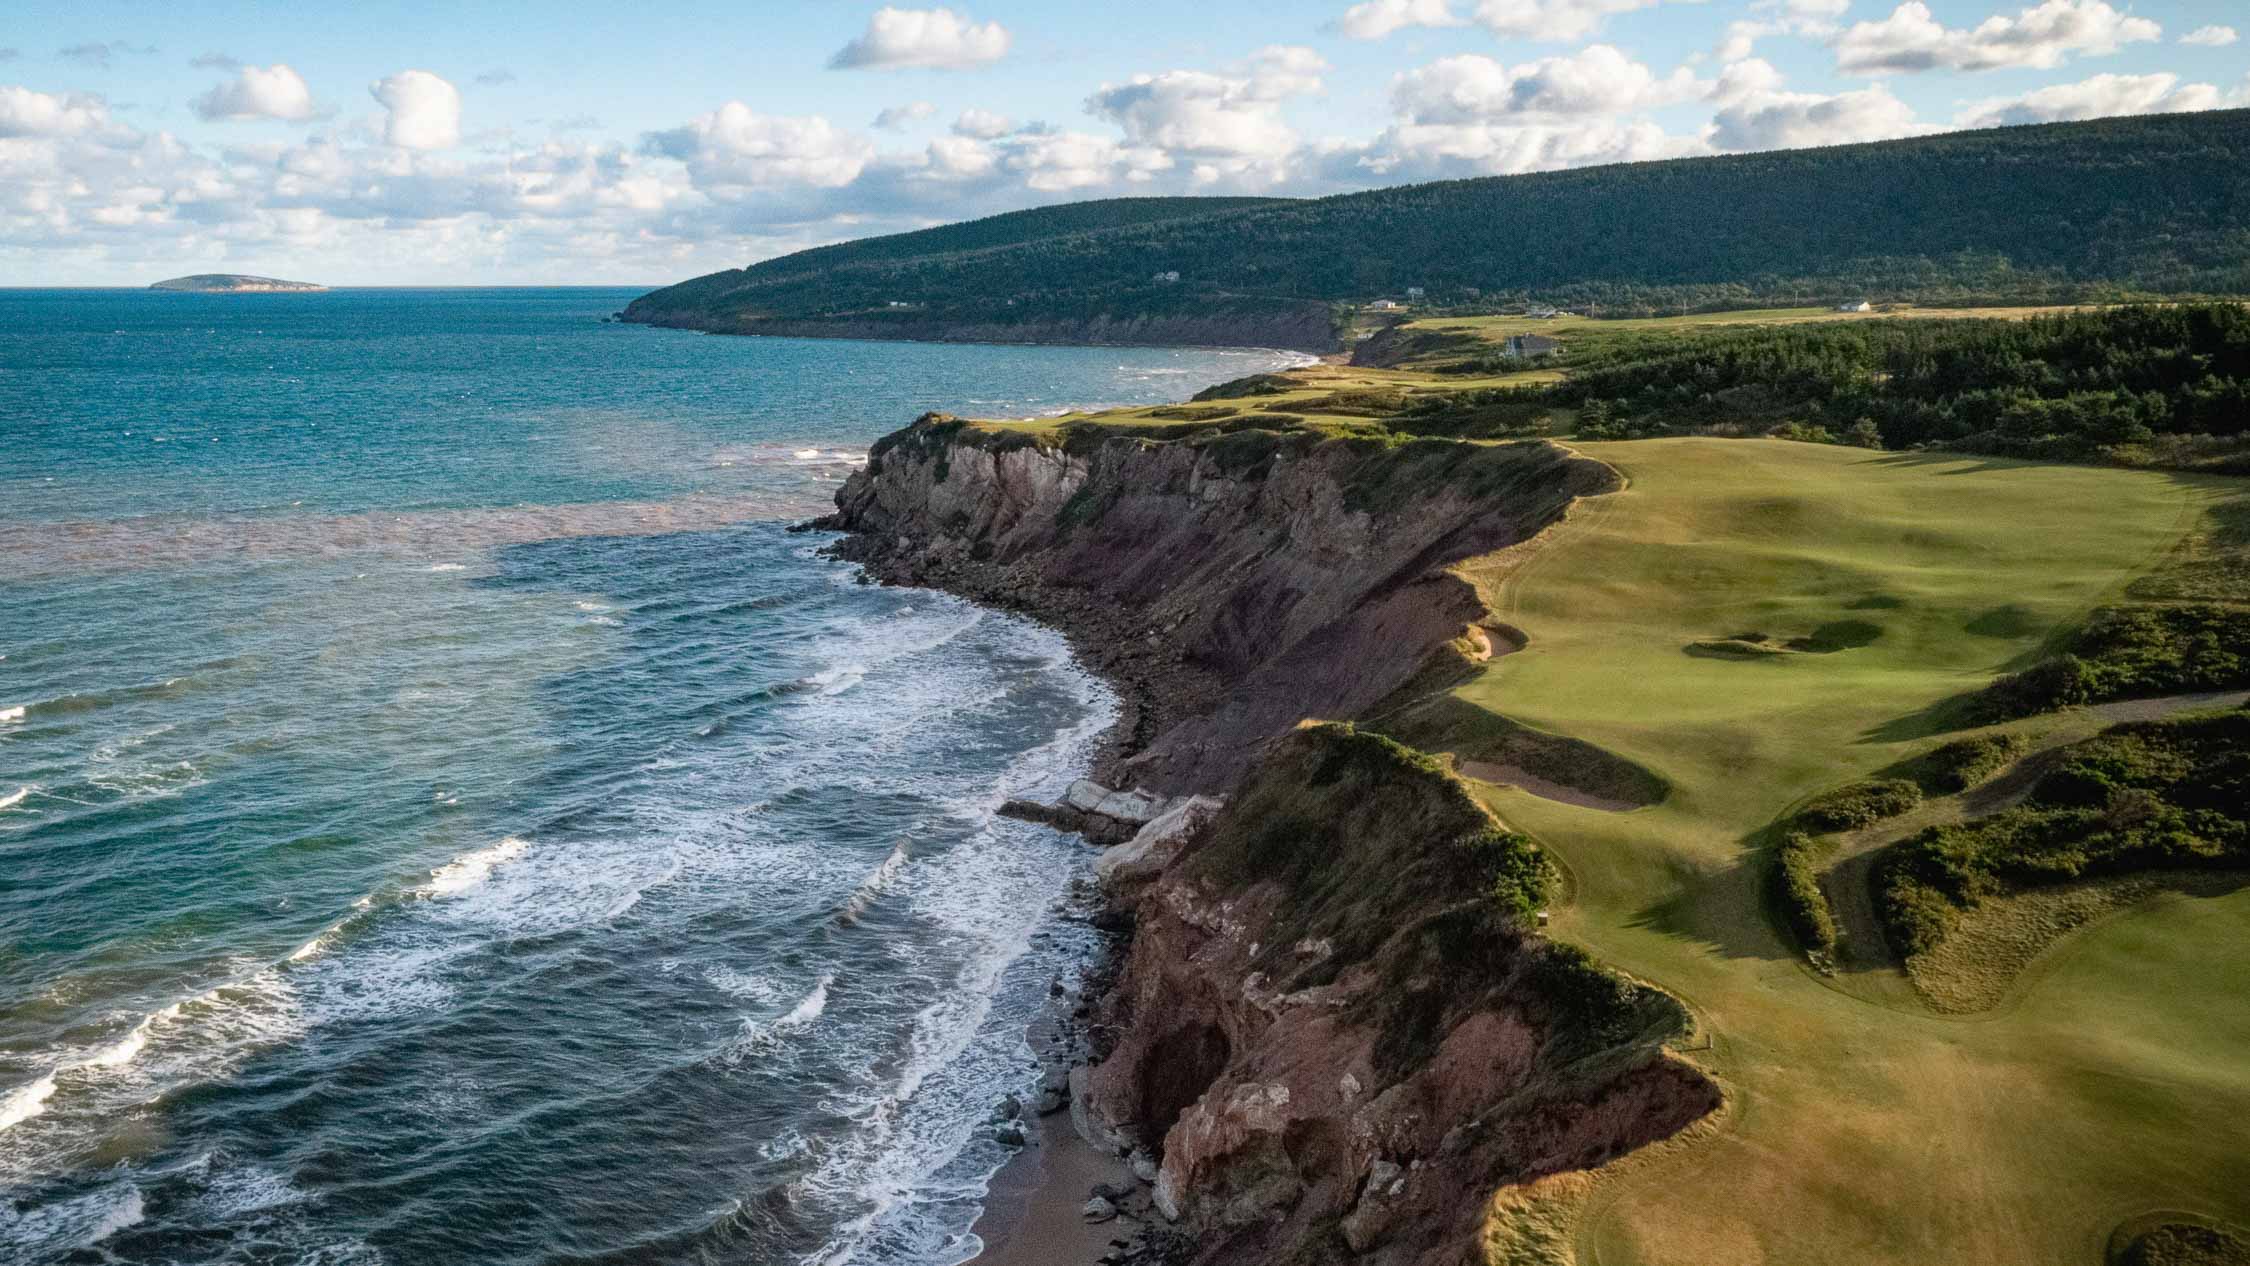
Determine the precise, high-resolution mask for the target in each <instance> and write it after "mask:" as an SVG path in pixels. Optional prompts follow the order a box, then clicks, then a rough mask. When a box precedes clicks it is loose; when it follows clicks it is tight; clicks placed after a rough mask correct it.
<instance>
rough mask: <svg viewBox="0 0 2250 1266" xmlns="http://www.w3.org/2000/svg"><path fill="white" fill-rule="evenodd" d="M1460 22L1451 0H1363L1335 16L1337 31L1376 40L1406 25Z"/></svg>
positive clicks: (1452, 24)
mask: <svg viewBox="0 0 2250 1266" xmlns="http://www.w3.org/2000/svg"><path fill="white" fill-rule="evenodd" d="M1461 25H1463V22H1462V19H1461V18H1460V17H1459V16H1458V15H1456V14H1455V13H1454V12H1453V0H1366V3H1364V4H1355V5H1353V6H1352V7H1351V8H1349V9H1346V10H1344V16H1342V17H1340V18H1338V19H1336V30H1337V33H1338V34H1341V35H1343V36H1344V37H1345V38H1346V39H1354V40H1379V39H1381V38H1383V37H1384V36H1386V35H1389V34H1391V33H1392V32H1393V31H1399V30H1404V29H1405V28H1407V27H1410V26H1427V27H1442V26H1461Z"/></svg>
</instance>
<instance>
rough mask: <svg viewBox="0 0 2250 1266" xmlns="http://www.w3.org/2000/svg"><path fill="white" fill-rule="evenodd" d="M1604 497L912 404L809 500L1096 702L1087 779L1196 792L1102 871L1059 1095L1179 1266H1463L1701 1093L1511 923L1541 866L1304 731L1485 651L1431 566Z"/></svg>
mask: <svg viewBox="0 0 2250 1266" xmlns="http://www.w3.org/2000/svg"><path fill="white" fill-rule="evenodd" d="M1261 421H1262V420H1261ZM1197 425H1201V426H1202V429H1200V430H1198V429H1196V426H1197ZM1615 487H1617V478H1616V475H1615V473H1614V472H1613V471H1611V470H1610V469H1609V468H1608V467H1606V466H1603V465H1601V464H1599V463H1596V462H1592V461H1587V460H1584V459H1581V458H1578V457H1576V456H1574V455H1572V454H1570V453H1568V452H1566V451H1564V450H1562V449H1559V448H1556V447H1554V446H1551V445H1547V444H1543V443H1536V442H1534V443H1523V444H1512V445H1480V444H1469V443H1456V442H1450V441H1426V442H1425V441H1416V442H1410V443H1403V444H1392V443H1385V442H1380V441H1374V440H1366V441H1353V440H1337V439H1331V438H1323V437H1321V436H1318V435H1314V434H1309V433H1302V432H1298V433H1288V432H1282V433H1276V432H1274V431H1271V430H1236V431H1229V430H1228V429H1227V423H1226V422H1223V421H1222V422H1218V423H1215V424H1208V425H1205V424H1202V423H1195V424H1188V425H1182V426H1178V427H1172V428H1151V429H1150V430H1148V431H1146V432H1143V433H1138V434H1136V433H1129V432H1124V431H1121V430H1120V429H1118V428H1113V427H1111V428H1086V429H1083V430H1076V431H1065V432H1063V433H1062V434H1060V435H1053V436H1044V437H1037V438H1034V437H1032V436H1027V435H1024V434H1022V433H1016V432H1006V431H991V430H984V429H979V428H975V427H971V426H968V425H966V424H963V423H961V422H959V421H956V420H954V419H950V418H945V417H941V416H934V415H933V416H930V417H925V418H923V419H922V420H920V421H918V422H917V423H916V424H915V425H914V426H913V427H911V428H908V429H907V430H904V431H901V432H898V433H896V434H893V435H891V436H889V437H886V438H885V439H884V440H883V441H881V442H880V443H879V444H877V445H876V446H875V448H874V450H873V451H872V453H871V455H870V458H869V462H868V465H867V467H866V469H865V470H864V471H862V472H861V473H860V474H858V475H856V476H854V477H853V478H852V479H851V480H850V481H849V482H848V483H847V485H846V486H845V488H844V489H843V490H842V491H841V492H840V493H839V495H838V499H837V503H838V512H837V514H836V515H835V516H833V518H831V519H830V520H828V521H827V525H828V526H831V527H837V528H842V529H845V530H848V531H849V532H851V533H852V535H851V536H850V537H848V538H847V539H846V540H845V542H843V543H842V545H841V546H840V549H839V552H841V553H842V554H844V555H845V556H847V557H850V558H854V559H856V560H858V561H861V562H862V563H864V564H865V565H866V566H867V567H868V569H869V570H870V571H871V572H872V573H873V574H874V575H876V576H877V577H879V578H881V579H884V580H889V581H897V582H902V583H918V584H928V585H934V586H937V587H940V588H944V589H948V590H950V591H953V592H956V593H961V594H964V595H966V596H970V597H973V598H977V599H979V600H981V601H985V602H989V603H995V604H999V605H1003V606H1010V607H1014V608H1017V609H1020V610H1024V611H1027V612H1029V613H1031V614H1034V615H1036V616H1038V617H1040V618H1043V619H1045V620H1048V621H1050V622H1052V623H1054V624H1056V625H1058V626H1060V627H1062V628H1063V629H1065V630H1066V631H1069V632H1070V633H1072V634H1073V635H1074V637H1075V638H1076V640H1077V642H1078V645H1079V647H1080V650H1081V652H1082V654H1083V655H1084V656H1085V657H1086V658H1087V659H1088V660H1089V661H1091V662H1092V663H1093V664H1094V665H1095V666H1096V667H1097V668H1099V669H1101V670H1102V671H1104V672H1105V673H1106V674H1107V675H1108V676H1109V677H1110V678H1111V679H1112V680H1114V681H1116V682H1117V683H1118V684H1119V685H1120V686H1121V688H1122V694H1123V697H1124V700H1125V702H1126V704H1127V708H1128V713H1127V717H1126V719H1125V723H1124V724H1123V725H1122V726H1121V727H1120V734H1119V736H1118V743H1117V746H1116V748H1115V749H1114V750H1113V751H1112V753H1111V754H1110V755H1109V757H1107V758H1106V760H1105V762H1104V764H1105V768H1104V769H1103V770H1102V771H1100V773H1101V778H1102V781H1103V782H1105V783H1108V784H1110V785H1112V786H1128V785H1138V786H1144V787H1148V788H1151V789H1154V790H1157V791H1161V792H1164V793H1167V794H1185V793H1205V794H1208V795H1211V796H1216V797H1223V801H1222V800H1221V799H1207V798H1203V796H1202V795H1199V796H1198V798H1196V799H1194V800H1191V801H1186V802H1181V803H1180V804H1179V806H1178V807H1177V808H1175V809H1174V810H1173V811H1172V812H1170V813H1167V814H1166V815H1165V816H1164V817H1162V818H1160V819H1159V820H1158V821H1156V822H1153V823H1151V824H1150V825H1149V826H1148V827H1147V828H1145V829H1144V830H1143V832H1142V833H1141V835H1140V836H1138V837H1136V838H1135V839H1134V840H1133V841H1132V842H1131V843H1128V844H1125V845H1120V846H1118V847H1117V848H1115V849H1113V850H1111V852H1109V853H1108V854H1105V856H1104V858H1103V860H1102V862H1101V863H1100V865H1099V868H1098V869H1099V870H1100V872H1101V874H1102V876H1103V882H1104V885H1105V887H1106V888H1107V889H1108V890H1109V892H1110V894H1111V898H1112V901H1113V902H1114V903H1115V904H1116V905H1117V906H1118V907H1119V908H1120V909H1122V910H1123V911H1125V912H1127V913H1129V914H1130V916H1131V920H1130V921H1131V923H1132V925H1133V926H1134V928H1135V931H1134V933H1133V936H1132V939H1131V941H1130V946H1129V949H1128V950H1127V951H1126V956H1125V961H1124V963H1123V965H1122V968H1121V970H1120V972H1119V973H1118V976H1117V978H1116V981H1115V983H1114V985H1113V986H1112V987H1111V988H1110V989H1109V990H1108V991H1107V992H1106V993H1105V994H1104V995H1103V996H1102V997H1100V998H1098V999H1095V1000H1093V1004H1094V1011H1093V1017H1092V1023H1091V1024H1090V1028H1089V1031H1091V1032H1093V1033H1096V1034H1099V1035H1102V1036H1101V1039H1100V1041H1099V1042H1098V1043H1097V1045H1096V1047H1095V1049H1094V1050H1092V1051H1091V1052H1089V1053H1088V1058H1087V1059H1086V1061H1085V1062H1084V1063H1082V1064H1081V1065H1080V1066H1079V1067H1077V1068H1076V1069H1074V1070H1073V1071H1072V1074H1071V1077H1070V1085H1071V1089H1072V1092H1073V1094H1072V1102H1071V1112H1072V1116H1073V1120H1074V1123H1075V1124H1076V1125H1077V1127H1078V1128H1079V1130H1080V1132H1081V1133H1083V1134H1085V1135H1086V1136H1087V1137H1089V1138H1090V1139H1092V1140H1094V1141H1096V1142H1097V1143H1098V1144H1101V1145H1103V1146H1106V1147H1109V1148H1111V1149H1113V1150H1116V1151H1118V1152H1119V1153H1120V1154H1132V1153H1139V1154H1140V1155H1141V1156H1142V1157H1143V1158H1145V1159H1144V1160H1143V1161H1142V1166H1143V1167H1144V1168H1145V1167H1146V1165H1147V1164H1148V1163H1149V1162H1150V1161H1153V1162H1155V1164H1156V1170H1155V1192H1154V1194H1155V1198H1156V1202H1157V1204H1158V1206H1159V1207H1160V1208H1161V1209H1162V1210H1163V1211H1164V1213H1165V1214H1166V1215H1167V1217H1168V1218H1170V1219H1171V1220H1172V1222H1173V1225H1174V1227H1175V1228H1177V1229H1180V1230H1184V1231H1186V1232H1187V1233H1188V1236H1189V1239H1188V1240H1187V1241H1186V1242H1188V1243H1190V1244H1192V1245H1194V1246H1195V1250H1194V1251H1195V1253H1196V1255H1197V1256H1198V1259H1199V1260H1202V1261H1211V1262H1217V1261H1226V1262H1266V1261H1270V1262H1282V1261H1289V1262H1320V1261H1364V1262H1381V1263H1399V1264H1405V1263H1414V1264H1417V1266H1436V1264H1438V1263H1470V1262H1476V1261H1479V1260H1480V1256H1479V1250H1478V1247H1477V1245H1478V1242H1479V1236H1478V1232H1479V1229H1480V1227H1481V1225H1482V1223H1483V1219H1484V1217H1485V1210H1486V1209H1487V1207H1488V1205H1489V1203H1490V1198H1491V1196H1492V1195H1493V1193H1494V1192H1495V1191H1497V1190H1499V1189H1500V1188H1502V1187H1504V1186H1506V1185H1508V1184H1512V1183H1518V1182H1524V1181H1529V1180H1532V1179H1536V1178H1538V1177H1541V1176H1544V1175H1547V1174H1553V1173H1557V1172H1561V1171H1566V1170H1573V1169H1583V1168H1588V1167H1592V1166H1595V1165H1599V1164H1601V1163H1603V1162H1604V1161H1606V1160H1608V1159H1610V1158H1612V1157H1614V1156H1616V1155H1619V1154H1620V1153H1622V1152H1624V1151H1627V1150H1629V1149H1631V1148H1633V1147H1636V1146H1639V1145H1641V1144H1643V1143H1646V1142H1648V1141H1650V1140H1653V1139H1660V1138H1664V1137H1667V1136H1669V1135H1671V1134H1673V1133H1675V1132H1677V1131H1678V1130H1680V1129H1682V1128H1684V1127H1685V1126H1687V1125H1688V1124H1690V1123H1692V1122H1694V1121H1695V1120H1697V1119H1699V1118H1701V1117H1702V1116H1704V1115H1705V1114H1706V1113H1708V1112H1710V1111H1711V1110H1712V1109H1713V1108H1714V1107H1715V1106H1716V1105H1717V1104H1718V1102H1719V1093H1718V1090H1717V1088H1716V1087H1715V1086H1714V1085H1713V1084H1712V1083H1711V1082H1710V1081H1709V1080H1708V1079H1707V1078H1706V1077H1704V1076H1703V1075H1702V1074H1701V1073H1700V1072H1699V1071H1698V1070H1696V1069H1695V1068H1693V1067H1691V1066H1690V1065H1687V1064H1685V1063H1682V1062H1681V1061H1679V1060H1678V1059H1676V1058H1674V1057H1672V1056H1670V1055H1669V1054H1667V1053H1666V1046H1667V1044H1668V1043H1670V1042H1672V1041H1673V1040H1675V1039H1676V1038H1678V1037H1679V1036H1680V1035H1681V1034H1682V1033H1683V1032H1684V1031H1685V1030H1686V1028H1687V1026H1688V1023H1689V1021H1688V1017H1687V1014H1686V1012H1685V1011H1684V1009H1682V1008H1681V1007H1680V1006H1679V1004H1678V1003H1677V1002H1676V1001H1674V1000H1673V999H1671V998H1670V997H1668V996H1666V995H1665V994H1663V993H1661V992H1659V991H1656V990H1654V989H1650V988H1646V987H1643V986H1640V985H1638V984H1635V983H1633V982H1630V981H1626V980H1623V979H1621V978H1619V977H1617V976H1615V975H1612V974H1611V973H1609V972H1607V971H1605V970H1603V969H1602V968H1600V967H1598V966H1597V965H1595V964H1593V963H1591V962H1590V961H1588V960H1587V959H1585V957H1584V956H1583V955H1580V954H1578V953H1577V952H1575V951H1573V950H1571V949H1569V948H1568V947H1566V946H1560V945H1556V944H1554V943H1551V942H1548V941H1546V940H1545V939H1544V938H1542V937H1540V936H1538V935H1537V934H1536V933H1535V932H1534V931H1532V930H1530V929H1528V928H1527V927H1525V926H1524V921H1525V918H1526V911H1525V906H1524V902H1525V900H1526V898H1523V896H1522V893H1524V892H1526V891H1532V890H1535V889H1536V887H1537V884H1536V882H1531V881H1527V880H1525V879H1524V877H1525V876H1526V875H1531V876H1533V877H1534V879H1540V878H1543V877H1544V876H1545V875H1546V874H1547V871H1546V865H1545V862H1544V860H1543V858H1541V857H1540V856H1539V854H1538V853H1537V850H1536V847H1535V846H1533V845H1531V844H1530V842H1529V841H1527V840H1525V839H1523V838H1522V837H1520V836H1514V835H1511V834H1509V833H1507V832H1506V831H1505V830H1504V828H1503V827H1502V826H1501V825H1500V824H1499V823H1497V822H1495V821H1494V820H1493V819H1492V818H1491V817H1490V815H1489V814H1488V813H1487V812H1486V811H1485V810H1484V809H1483V808H1482V807H1481V806H1479V805H1478V803H1477V802H1476V801H1475V800H1474V799H1473V798H1472V797H1471V796H1470V795H1469V794H1468V792H1467V790H1466V788H1465V787H1464V786H1463V785H1462V784H1461V783H1460V782H1459V781H1458V780H1457V779H1456V778H1455V777H1454V776H1453V775H1452V773H1451V772H1450V771H1449V770H1447V769H1446V768H1445V767H1444V766H1442V765H1441V764H1439V763H1438V762H1437V761H1435V760H1433V759H1431V758H1429V757H1426V756H1423V755H1421V754H1419V753H1416V752H1414V751H1412V750H1411V749H1408V748H1404V747H1401V746H1399V745H1398V744H1396V743H1394V742H1392V741H1390V740H1388V739H1384V738H1381V737H1378V736H1375V735H1373V734H1368V733H1362V732H1359V731H1355V730H1354V729H1352V728H1351V727H1350V726H1348V725H1338V724H1310V723H1308V721H1307V719H1308V718H1344V719H1349V718H1354V717H1359V716H1362V715H1365V714H1367V713H1368V712H1369V711H1370V710H1372V709H1376V708H1377V707H1378V705H1380V706H1382V707H1385V708H1388V707H1393V706H1396V705H1397V703H1398V702H1399V701H1400V700H1401V699H1404V698H1409V697H1412V696H1413V695H1415V694H1416V693H1417V692H1418V691H1420V690H1422V689H1424V688H1427V687H1429V686H1431V685H1432V677H1433V673H1434V674H1436V675H1437V676H1440V677H1442V675H1443V665H1445V664H1446V663H1447V662H1449V661H1448V659H1447V656H1448V655H1449V654H1450V655H1453V656H1455V659H1454V661H1452V662H1455V663H1459V662H1460V654H1461V652H1460V650H1459V648H1461V647H1463V646H1465V645H1477V644H1488V642H1487V639H1485V638H1484V637H1482V636H1480V633H1481V630H1480V627H1479V626H1480V625H1483V624H1489V616H1488V614H1487V613H1486V611H1485V610H1484V607H1483V605H1482V603H1481V602H1480V601H1479V599H1478V597H1477V595H1476V593H1475V592H1474V590H1473V589H1472V588H1471V587H1470V586H1469V585H1468V584H1467V583H1466V582H1465V581H1463V580H1461V579H1460V578H1459V577H1457V576H1455V575H1453V574H1452V573H1451V572H1450V571H1449V570H1448V568H1449V567H1451V565H1452V564H1454V563H1456V562H1459V561H1461V560H1464V559H1467V558H1471V557H1478V556H1483V555H1487V554H1490V553H1492V552H1493V551H1496V550H1500V549H1504V548H1506V547H1509V546H1514V545H1519V544H1522V543H1525V542H1528V541H1530V540H1531V539H1532V538H1534V537H1535V536H1537V535H1538V534H1539V533H1540V532H1541V531H1543V530H1544V529H1546V528H1547V527H1549V526H1550V525H1552V524H1554V523H1555V522H1557V521H1558V520H1559V519H1560V518H1561V517H1562V516H1563V515H1564V514H1565V512H1566V511H1567V510H1568V508H1569V507H1570V505H1571V503H1572V502H1573V501H1575V500H1576V499H1577V498H1578V497H1581V496H1587V495H1594V494H1599V493H1603V492H1607V491H1610V490H1612V489H1614V488H1615ZM1433 666H1435V667H1433ZM1436 684H1444V683H1443V682H1442V681H1440V682H1437V683H1436ZM1509 875H1512V876H1514V879H1507V878H1505V876H1509ZM1511 884H1513V885H1514V886H1513V887H1511V886H1510V885H1511ZM1527 884H1528V887H1527V886H1526V885H1527ZM1509 891H1513V892H1516V893H1517V894H1518V895H1517V899H1516V900H1515V901H1514V903H1513V904H1512V905H1511V904H1510V903H1509V902H1508V901H1506V900H1503V899H1502V898H1503V896H1504V894H1505V893H1506V892H1509Z"/></svg>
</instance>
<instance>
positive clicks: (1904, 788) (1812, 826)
mask: <svg viewBox="0 0 2250 1266" xmlns="http://www.w3.org/2000/svg"><path fill="white" fill-rule="evenodd" d="M1920 803H1922V789H1921V788H1920V787H1918V786H1916V785H1915V784H1914V783H1912V782H1910V781H1908V780H1906V779H1904V778H1883V779H1875V780H1870V781H1868V782H1855V783H1852V784H1851V785H1849V786H1845V787H1838V788H1837V789H1836V790H1834V791H1831V792H1828V793H1826V794H1824V795H1821V796H1818V797H1815V798H1814V799H1813V801H1812V802H1811V803H1809V804H1807V805H1806V806H1805V807H1804V808H1802V809H1800V810H1798V811H1797V823H1798V825H1799V826H1801V827H1803V828H1804V829H1806V830H1808V831H1851V830H1856V829H1858V828H1860V827H1863V826H1871V825H1873V824H1875V823H1877V822H1880V821H1882V820H1883V819H1885V818H1895V817H1897V816H1898V815H1899V814H1902V813H1905V812H1906V811H1907V810H1909V809H1912V808H1913V807H1914V806H1916V805H1918V804H1920Z"/></svg>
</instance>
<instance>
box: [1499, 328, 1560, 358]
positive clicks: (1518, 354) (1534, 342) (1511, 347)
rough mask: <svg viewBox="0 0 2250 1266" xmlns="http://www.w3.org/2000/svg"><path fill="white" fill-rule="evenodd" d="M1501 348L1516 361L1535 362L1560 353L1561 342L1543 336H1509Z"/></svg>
mask: <svg viewBox="0 0 2250 1266" xmlns="http://www.w3.org/2000/svg"><path fill="white" fill-rule="evenodd" d="M1502 346H1503V347H1504V348H1505V349H1506V350H1507V353H1508V355H1510V356H1513V357H1515V358H1516V359H1517V360H1537V359H1539V358H1540V357H1542V356H1552V355H1554V354H1555V353H1556V352H1559V351H1561V350H1562V341H1561V340H1560V339H1551V338H1548V337H1547V336H1546V335H1544V334H1510V335H1509V336H1508V341H1507V342H1506V343H1505V344H1503V345H1502Z"/></svg>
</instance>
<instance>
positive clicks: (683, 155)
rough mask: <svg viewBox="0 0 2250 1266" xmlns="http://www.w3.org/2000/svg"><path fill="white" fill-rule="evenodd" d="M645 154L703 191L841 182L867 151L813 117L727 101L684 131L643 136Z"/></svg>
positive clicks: (826, 185)
mask: <svg viewBox="0 0 2250 1266" xmlns="http://www.w3.org/2000/svg"><path fill="white" fill-rule="evenodd" d="M642 149H643V150H644V152H647V153H651V154H656V155H660V156H662V157H665V158H676V159H678V160H680V161H681V162H683V163H685V164H687V169H688V173H689V175H690V176H691V177H693V179H694V181H695V183H696V185H697V186H698V187H699V188H704V189H721V190H745V189H771V188H776V187H781V186H791V185H802V186H813V187H816V188H835V187H838V186H841V185H848V184H850V183H851V182H852V180H853V179H854V178H855V177H857V176H858V175H859V173H860V170H861V169H862V168H864V167H865V166H866V165H867V161H868V159H869V158H871V157H872V156H873V155H874V146H872V145H870V144H869V143H868V142H867V141H866V140H865V139H864V138H862V137H858V136H854V135H852V134H851V133H849V132H846V131H844V130H843V129H842V128H839V127H837V126H836V125H834V124H832V123H830V122H829V121H828V120H826V119H824V118H821V117H820V116H819V115H802V116H797V115H777V114H760V113H758V112H757V111H756V110H753V109H751V108H750V107H749V106H746V105H744V104H742V103H741V102H740V101H729V102H727V103H726V104H725V105H723V106H720V107H719V108H718V109H717V110H714V111H712V112H711V113H709V114H706V115H704V116H703V117H701V118H699V119H697V120H695V121H694V122H692V123H690V124H688V125H686V126H685V127H678V128H673V129H671V130H670V131H666V132H654V133H651V134H649V135H648V136H647V137H645V138H643V141H642Z"/></svg>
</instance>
